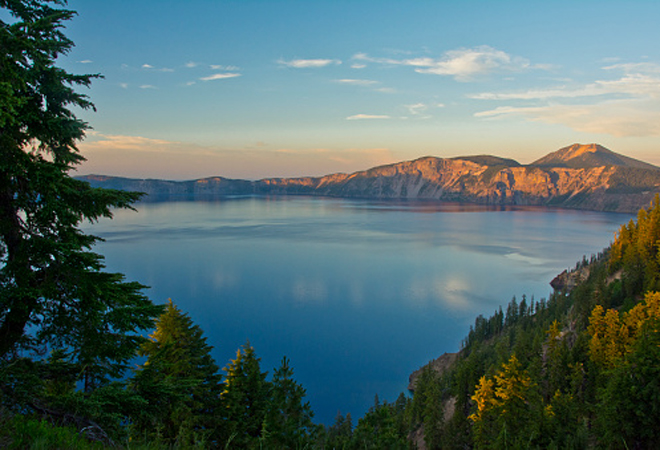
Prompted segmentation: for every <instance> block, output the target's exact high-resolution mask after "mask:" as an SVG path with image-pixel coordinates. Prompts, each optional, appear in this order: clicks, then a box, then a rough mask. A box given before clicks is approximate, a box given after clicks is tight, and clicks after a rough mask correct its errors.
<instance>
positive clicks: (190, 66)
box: [185, 61, 199, 69]
mask: <svg viewBox="0 0 660 450" xmlns="http://www.w3.org/2000/svg"><path fill="white" fill-rule="evenodd" d="M198 65H199V64H197V63H196V62H195V61H188V62H187V63H186V64H185V66H186V67H187V68H188V69H194V68H195V67H197V66H198Z"/></svg>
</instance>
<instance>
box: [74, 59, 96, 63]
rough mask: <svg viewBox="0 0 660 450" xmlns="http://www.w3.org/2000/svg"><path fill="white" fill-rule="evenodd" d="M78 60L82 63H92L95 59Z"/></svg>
mask: <svg viewBox="0 0 660 450" xmlns="http://www.w3.org/2000/svg"><path fill="white" fill-rule="evenodd" d="M78 62H79V63H80V64H91V63H93V62H94V61H92V60H91V59H83V60H82V61H78Z"/></svg>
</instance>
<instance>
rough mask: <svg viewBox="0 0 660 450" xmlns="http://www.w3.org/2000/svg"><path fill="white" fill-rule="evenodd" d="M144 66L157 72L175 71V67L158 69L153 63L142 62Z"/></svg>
mask: <svg viewBox="0 0 660 450" xmlns="http://www.w3.org/2000/svg"><path fill="white" fill-rule="evenodd" d="M142 68H143V69H145V70H155V71H157V72H174V69H170V68H169V67H161V68H160V69H158V68H156V67H154V66H152V65H151V64H142Z"/></svg>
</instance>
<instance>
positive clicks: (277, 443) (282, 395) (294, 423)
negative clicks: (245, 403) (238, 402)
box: [264, 356, 314, 449]
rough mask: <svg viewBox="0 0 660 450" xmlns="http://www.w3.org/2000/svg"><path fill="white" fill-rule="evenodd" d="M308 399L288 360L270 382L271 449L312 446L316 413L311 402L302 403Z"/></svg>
mask: <svg viewBox="0 0 660 450" xmlns="http://www.w3.org/2000/svg"><path fill="white" fill-rule="evenodd" d="M305 395H306V393H305V389H304V388H303V387H302V386H301V385H300V384H299V383H297V382H296V381H295V380H294V379H293V369H292V368H291V366H289V359H288V358H287V357H286V356H285V357H284V358H282V363H281V365H280V367H279V368H278V369H277V370H275V371H274V372H273V378H272V380H271V389H270V401H269V404H268V411H267V414H266V420H265V424H264V430H265V432H266V435H267V440H266V442H267V444H268V447H271V448H291V449H294V448H304V447H305V445H306V444H309V442H310V435H311V433H312V431H313V426H314V424H313V423H312V417H313V416H314V413H313V412H312V408H311V407H310V405H309V402H303V401H304V398H305Z"/></svg>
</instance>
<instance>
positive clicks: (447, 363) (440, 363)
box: [408, 353, 458, 392]
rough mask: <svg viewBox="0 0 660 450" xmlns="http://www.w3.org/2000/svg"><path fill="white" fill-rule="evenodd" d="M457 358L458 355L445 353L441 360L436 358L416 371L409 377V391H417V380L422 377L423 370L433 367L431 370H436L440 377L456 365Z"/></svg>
mask: <svg viewBox="0 0 660 450" xmlns="http://www.w3.org/2000/svg"><path fill="white" fill-rule="evenodd" d="M456 358H458V353H444V354H442V355H441V356H440V357H439V358H436V359H434V360H433V361H431V362H430V363H428V364H427V365H426V366H424V367H422V368H420V369H417V370H415V371H414V372H413V373H411V374H410V376H409V377H408V390H409V391H411V392H414V391H415V387H416V386H417V379H418V378H419V376H420V375H421V373H422V370H424V369H425V368H426V367H431V369H432V370H434V371H435V372H436V373H437V374H438V376H440V375H442V374H443V373H445V372H446V371H447V370H448V369H449V368H450V367H451V366H452V364H454V362H456Z"/></svg>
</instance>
